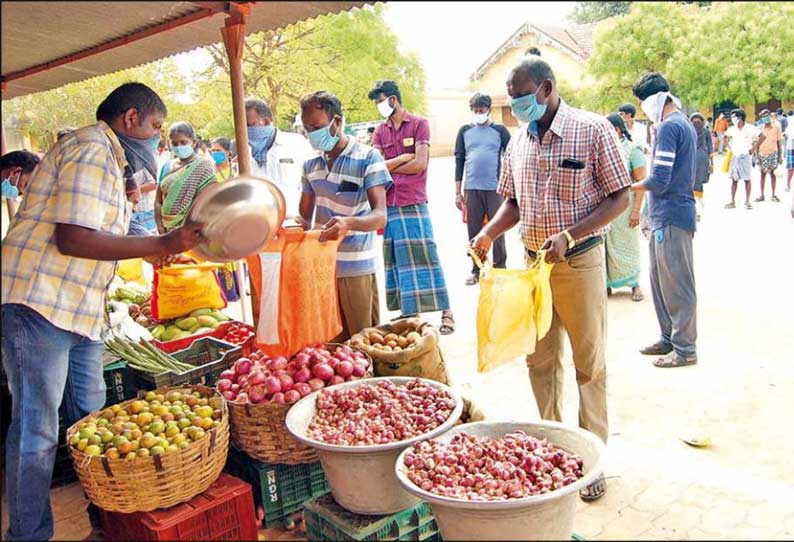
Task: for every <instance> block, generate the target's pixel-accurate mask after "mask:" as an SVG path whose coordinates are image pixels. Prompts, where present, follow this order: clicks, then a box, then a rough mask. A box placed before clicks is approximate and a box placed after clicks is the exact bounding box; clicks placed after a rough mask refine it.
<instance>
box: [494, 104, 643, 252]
mask: <svg viewBox="0 0 794 542" xmlns="http://www.w3.org/2000/svg"><path fill="white" fill-rule="evenodd" d="M565 159H570V160H574V161H577V162H580V163H582V164H584V167H583V168H582V169H573V168H564V167H562V164H563V161H564V160H565ZM630 185H631V178H630V177H629V173H628V171H627V169H626V166H625V165H624V163H623V158H622V157H621V152H620V142H619V141H618V137H617V134H616V133H615V129H614V128H613V127H612V124H610V123H609V121H607V120H606V118H604V117H601V116H599V115H596V114H595V113H590V112H588V111H582V110H580V109H574V108H572V107H570V106H568V105H567V104H566V103H565V102H563V101H562V100H560V106H559V109H557V114H556V115H555V116H554V120H553V121H552V123H551V127H550V128H549V130H548V131H547V132H546V133H545V134H544V136H543V141H542V142H541V141H539V140H538V137H537V134H535V133H534V132H531V131H530V130H528V129H527V128H523V127H522V129H521V131H520V133H519V134H518V135H517V136H516V137H514V138H512V139H511V140H510V143H509V144H508V146H507V150H506V151H505V155H504V159H503V162H502V174H501V178H500V180H499V188H498V190H497V191H498V192H499V193H500V194H501V195H502V196H504V197H505V198H506V199H515V200H516V201H517V202H518V208H519V211H520V216H521V222H520V228H521V238H522V240H523V242H524V246H525V247H526V248H528V249H529V250H532V251H538V250H540V247H541V246H542V245H543V243H545V242H546V240H547V239H548V238H549V237H551V236H553V235H557V234H559V233H560V232H561V231H563V230H565V229H568V228H570V227H571V226H573V225H574V224H576V223H577V222H579V221H580V220H582V219H583V218H585V217H586V216H588V215H589V214H591V213H592V212H593V211H594V210H595V208H596V207H598V205H599V204H600V203H601V202H602V201H603V200H604V199H605V198H606V197H607V196H608V195H609V194H612V193H613V192H617V191H618V190H621V189H623V188H626V187H628V186H630ZM607 230H608V228H603V229H600V230H597V231H594V232H592V233H591V234H589V235H586V236H585V237H584V238H582V239H577V241H578V242H581V241H583V240H585V239H587V238H589V237H593V236H596V235H604V234H605V233H606V232H607Z"/></svg>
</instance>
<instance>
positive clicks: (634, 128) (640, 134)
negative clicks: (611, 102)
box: [618, 103, 648, 154]
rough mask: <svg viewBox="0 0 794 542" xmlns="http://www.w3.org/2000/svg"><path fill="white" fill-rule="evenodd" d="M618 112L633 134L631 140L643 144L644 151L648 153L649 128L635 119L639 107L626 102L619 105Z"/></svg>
mask: <svg viewBox="0 0 794 542" xmlns="http://www.w3.org/2000/svg"><path fill="white" fill-rule="evenodd" d="M618 114H619V115H620V117H621V118H622V119H623V123H624V124H625V125H626V129H627V130H628V131H629V133H630V134H631V141H632V142H634V143H636V144H639V145H642V150H643V152H644V153H645V154H648V129H647V128H646V127H645V126H644V125H642V124H640V123H639V122H636V121H635V120H634V117H636V116H637V108H636V107H634V105H633V104H630V103H625V104H623V105H621V106H620V107H618Z"/></svg>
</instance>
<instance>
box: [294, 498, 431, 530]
mask: <svg viewBox="0 0 794 542" xmlns="http://www.w3.org/2000/svg"><path fill="white" fill-rule="evenodd" d="M303 520H304V522H305V523H306V538H307V539H308V540H346V541H359V540H417V541H435V540H441V537H440V535H439V533H438V526H437V525H436V520H435V518H434V517H433V513H432V511H431V510H430V505H429V504H427V503H426V502H420V503H419V504H417V505H416V506H414V507H413V508H408V509H406V510H403V511H402V512H397V513H396V514H391V515H389V516H361V515H358V514H354V513H352V512H348V511H347V510H345V509H344V508H342V507H341V506H339V504H337V502H336V501H335V500H334V498H333V497H332V496H331V495H330V494H328V495H323V496H322V497H318V498H316V499H312V500H310V501H307V502H305V503H304V505H303Z"/></svg>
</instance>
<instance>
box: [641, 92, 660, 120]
mask: <svg viewBox="0 0 794 542" xmlns="http://www.w3.org/2000/svg"><path fill="white" fill-rule="evenodd" d="M640 109H642V112H643V113H645V116H647V117H648V120H650V121H651V122H653V123H657V122H659V115H660V113H661V112H662V111H661V108H660V107H659V99H658V95H657V94H654V95H652V96H648V97H647V98H645V99H644V100H643V101H642V103H641V104H640Z"/></svg>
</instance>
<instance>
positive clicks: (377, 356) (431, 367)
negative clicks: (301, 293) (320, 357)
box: [349, 318, 449, 384]
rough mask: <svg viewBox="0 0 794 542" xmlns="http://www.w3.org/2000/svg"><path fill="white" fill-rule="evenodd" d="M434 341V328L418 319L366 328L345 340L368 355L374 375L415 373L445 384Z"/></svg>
mask: <svg viewBox="0 0 794 542" xmlns="http://www.w3.org/2000/svg"><path fill="white" fill-rule="evenodd" d="M438 342H439V336H438V331H437V330H436V328H435V327H433V326H432V325H431V324H429V323H427V322H423V321H421V320H420V319H419V318H404V319H402V320H396V321H394V322H391V323H390V324H385V325H382V326H378V327H371V328H366V329H363V330H361V331H359V332H358V333H356V334H355V335H353V336H352V337H351V338H350V341H349V343H350V346H353V347H354V348H359V349H361V350H363V351H364V352H366V353H367V354H369V356H370V357H371V358H372V361H373V365H374V368H375V376H417V377H420V378H429V379H430V380H435V381H437V382H441V383H442V384H449V377H448V375H447V368H446V365H445V364H444V357H443V356H442V354H441V348H440V347H439V345H438Z"/></svg>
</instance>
